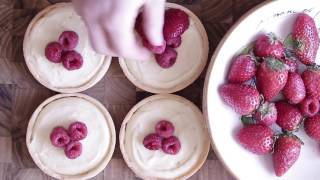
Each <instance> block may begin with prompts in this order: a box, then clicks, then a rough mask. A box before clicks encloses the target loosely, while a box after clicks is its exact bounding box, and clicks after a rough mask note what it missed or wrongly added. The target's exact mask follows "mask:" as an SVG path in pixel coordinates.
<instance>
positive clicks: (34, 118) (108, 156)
mask: <svg viewBox="0 0 320 180" xmlns="http://www.w3.org/2000/svg"><path fill="white" fill-rule="evenodd" d="M68 97H77V98H81V99H84V100H86V101H88V102H90V103H92V104H94V105H95V106H96V107H97V108H98V109H99V110H100V111H101V113H102V114H103V115H104V116H105V119H106V121H107V124H108V126H109V131H110V146H109V147H108V151H107V153H106V154H105V156H104V159H101V163H100V164H98V165H97V166H96V167H95V168H94V169H92V170H90V171H87V172H86V173H82V174H78V175H63V174H59V173H56V172H54V171H52V170H51V169H49V168H47V167H46V166H45V165H44V164H43V163H42V162H41V160H40V159H39V158H37V156H35V155H34V153H33V152H32V151H31V149H32V148H31V142H32V140H33V130H34V127H35V124H36V121H37V118H38V116H39V114H40V113H41V111H42V110H43V108H44V107H46V106H47V105H48V104H50V103H51V102H54V101H56V100H59V99H63V98H68ZM115 143H116V132H115V127H114V123H113V120H112V117H111V116H110V114H109V112H108V111H107V109H106V108H105V107H104V106H103V105H102V104H101V103H100V102H99V101H97V100H96V99H94V98H92V97H90V96H88V95H85V94H80V93H76V94H57V95H55V96H52V97H50V98H48V99H46V100H45V101H44V102H43V103H41V104H40V105H39V106H38V107H37V109H36V110H35V111H34V113H33V114H32V116H31V118H30V121H29V124H28V128H27V134H26V144H27V147H28V151H29V153H30V155H31V157H32V159H33V161H34V162H35V163H36V165H37V166H38V167H39V168H40V169H41V170H42V171H43V172H44V173H46V174H48V175H50V176H52V177H54V178H57V179H89V178H92V177H94V176H96V175H97V174H99V173H100V172H101V171H103V170H104V168H105V167H106V166H107V164H108V163H109V161H110V159H111V157H112V154H113V152H114V148H115Z"/></svg>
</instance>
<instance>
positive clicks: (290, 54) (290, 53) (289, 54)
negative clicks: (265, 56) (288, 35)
mask: <svg viewBox="0 0 320 180" xmlns="http://www.w3.org/2000/svg"><path fill="white" fill-rule="evenodd" d="M285 56H286V58H287V59H291V60H295V61H297V60H298V58H297V56H296V54H295V52H294V50H293V49H289V48H286V49H285Z"/></svg>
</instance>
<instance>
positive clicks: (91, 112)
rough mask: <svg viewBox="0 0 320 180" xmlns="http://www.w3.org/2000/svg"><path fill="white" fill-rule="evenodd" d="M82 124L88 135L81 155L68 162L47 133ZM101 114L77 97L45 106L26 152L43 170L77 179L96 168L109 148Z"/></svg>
mask: <svg viewBox="0 0 320 180" xmlns="http://www.w3.org/2000/svg"><path fill="white" fill-rule="evenodd" d="M76 120H77V121H81V122H84V123H85V124H86V126H87V128H88V135H87V137H86V138H85V139H83V140H81V141H80V142H81V143H82V154H81V155H80V156H79V157H78V158H76V159H68V158H67V157H66V155H65V154H64V150H63V149H62V148H57V147H54V146H53V145H52V144H51V141H50V133H51V131H52V129H53V128H54V127H56V126H63V127H65V128H68V126H69V125H70V124H71V123H72V122H74V121H76ZM109 129H110V128H109V126H108V124H107V121H106V119H105V116H104V114H103V113H102V112H101V111H100V110H99V109H98V108H97V107H96V106H95V105H94V104H92V103H90V102H88V101H87V100H84V99H82V98H77V97H68V98H62V99H58V100H55V101H53V102H51V103H49V104H48V105H47V106H45V107H44V108H43V109H42V111H41V112H40V113H39V116H38V118H37V120H36V122H35V125H34V128H33V132H32V140H31V144H30V150H31V152H32V153H33V156H34V158H37V159H38V160H39V161H40V162H41V163H42V164H43V166H44V167H45V168H47V169H48V170H50V171H54V172H55V173H58V174H62V175H78V174H81V173H85V172H88V171H90V170H92V169H94V168H95V167H96V166H98V165H99V164H100V163H101V161H102V160H103V159H104V158H105V156H106V154H107V151H108V149H109V146H110V141H111V137H110V131H109Z"/></svg>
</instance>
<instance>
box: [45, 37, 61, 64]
mask: <svg viewBox="0 0 320 180" xmlns="http://www.w3.org/2000/svg"><path fill="white" fill-rule="evenodd" d="M62 50H63V47H62V45H61V44H59V43H58V42H50V43H49V44H48V45H47V46H46V48H45V56H46V58H47V59H48V60H49V61H51V62H53V63H60V62H61V56H62Z"/></svg>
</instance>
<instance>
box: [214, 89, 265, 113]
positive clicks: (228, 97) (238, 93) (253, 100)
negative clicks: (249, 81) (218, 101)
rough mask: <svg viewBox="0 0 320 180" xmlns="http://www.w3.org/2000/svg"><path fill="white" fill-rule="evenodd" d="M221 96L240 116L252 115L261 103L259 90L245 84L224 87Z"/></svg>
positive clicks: (220, 91) (220, 90)
mask: <svg viewBox="0 0 320 180" xmlns="http://www.w3.org/2000/svg"><path fill="white" fill-rule="evenodd" d="M219 94H220V96H221V97H222V98H223V100H224V101H225V102H226V103H227V104H228V105H229V106H230V107H231V108H233V109H234V111H236V112H237V113H238V114H240V115H248V114H251V113H252V112H253V111H254V110H255V109H256V108H257V107H258V105H259V101H260V97H259V92H258V91H257V89H256V88H254V87H252V86H250V85H245V84H225V85H222V86H220V88H219Z"/></svg>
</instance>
